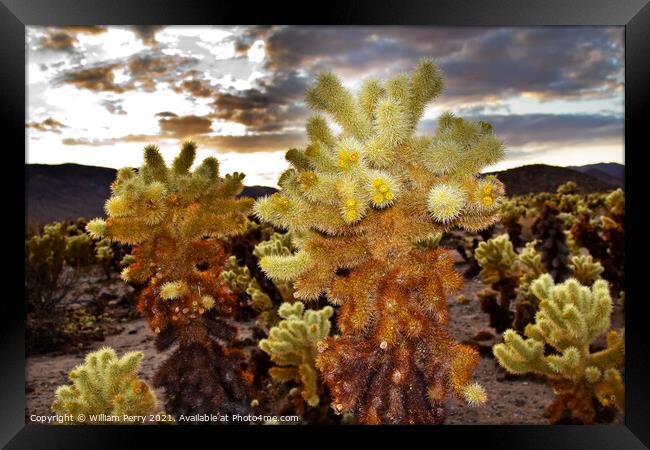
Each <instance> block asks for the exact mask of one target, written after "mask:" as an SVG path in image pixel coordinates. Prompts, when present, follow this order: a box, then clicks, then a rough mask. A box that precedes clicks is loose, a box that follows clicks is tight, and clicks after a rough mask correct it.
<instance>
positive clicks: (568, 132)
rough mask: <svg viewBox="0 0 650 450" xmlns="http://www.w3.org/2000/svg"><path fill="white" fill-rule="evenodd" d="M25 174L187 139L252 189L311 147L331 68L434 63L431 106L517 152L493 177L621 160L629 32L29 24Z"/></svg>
mask: <svg viewBox="0 0 650 450" xmlns="http://www.w3.org/2000/svg"><path fill="white" fill-rule="evenodd" d="M26 35H27V36H26V55H27V70H26V86H27V104H26V108H27V123H26V124H25V130H26V155H25V162H26V163H28V164H36V163H38V164H62V163H77V164H85V165H92V166H102V167H112V168H120V167H126V166H129V167H138V166H140V165H141V164H142V159H143V157H142V149H143V147H144V146H145V145H147V144H156V145H157V146H158V147H159V148H160V150H161V152H162V154H163V156H164V157H165V159H166V160H167V161H168V162H171V160H172V159H173V157H174V156H175V155H176V153H177V152H178V150H179V144H180V143H181V142H182V141H183V140H187V139H192V140H193V141H195V142H196V143H197V144H198V146H199V149H198V151H197V163H198V162H200V161H201V160H202V159H203V158H205V157H207V156H216V157H217V158H218V159H219V161H220V162H221V167H222V171H223V173H230V172H234V171H239V172H244V173H245V174H246V180H245V183H246V184H247V185H266V186H276V180H277V178H278V176H279V174H280V173H281V172H282V171H283V170H284V169H286V167H287V166H288V165H287V163H286V161H285V160H284V153H285V152H286V150H288V149H290V148H293V147H301V146H304V145H306V134H305V130H304V125H305V121H306V119H307V118H308V117H309V115H310V110H309V107H308V106H307V105H306V104H305V102H304V93H305V89H306V88H307V87H309V86H310V85H311V83H312V82H313V81H314V79H315V77H316V76H317V74H318V73H320V72H322V71H333V72H334V73H336V74H337V75H338V76H339V77H340V78H341V80H342V82H343V83H344V85H345V86H347V87H349V88H350V89H351V90H353V91H355V92H356V90H357V89H358V88H359V86H360V84H361V82H362V81H363V79H364V78H366V77H369V76H373V77H379V78H382V79H385V78H387V77H390V76H392V75H395V74H398V73H401V72H407V71H409V70H411V69H412V68H413V66H414V65H415V64H416V63H417V61H418V60H419V59H420V58H422V57H432V58H434V60H435V61H436V62H437V63H438V65H439V66H440V68H441V70H442V73H443V76H444V80H445V84H444V86H445V87H444V89H443V92H442V94H441V95H440V97H438V98H437V99H436V100H434V102H432V103H431V104H430V105H429V106H428V107H427V110H426V111H425V114H424V117H423V119H422V121H421V122H420V125H419V127H418V132H419V133H431V132H433V130H434V129H435V125H436V120H437V117H438V116H439V115H440V114H441V113H442V112H445V111H451V112H452V113H454V114H457V115H460V116H463V117H465V118H468V119H482V120H487V121H489V122H490V123H491V124H492V125H493V128H494V132H495V134H496V136H497V137H499V138H500V139H502V140H503V142H504V143H505V146H506V156H505V159H504V160H503V161H501V162H499V163H497V164H496V165H494V166H491V167H489V168H486V170H502V169H506V168H511V167H517V166H521V165H525V164H534V163H544V164H552V165H558V166H570V165H584V164H592V163H598V162H618V163H624V140H623V137H624V129H623V124H624V57H625V56H624V44H623V43H624V28H623V27H532V28H493V27H489V28H484V27H475V28H458V27H422V26H418V27H403V26H390V27H379V26H370V27H367V26H364V27H357V26H347V27H341V26H337V27H334V26H309V27H307V26H228V27H224V26H190V27H186V26H130V27H126V26H124V27H117V26H70V27H57V28H49V27H27V28H26Z"/></svg>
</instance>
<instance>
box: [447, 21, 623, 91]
mask: <svg viewBox="0 0 650 450" xmlns="http://www.w3.org/2000/svg"><path fill="white" fill-rule="evenodd" d="M618 32H620V30H619V31H618ZM616 34H617V33H616V32H613V31H612V30H611V29H603V28H533V29H521V30H516V29H500V30H495V31H493V32H491V33H490V34H489V35H487V36H485V37H483V38H482V39H480V40H477V41H476V42H474V43H473V44H472V45H468V46H466V48H465V49H464V50H463V52H461V53H459V54H457V55H454V56H452V57H450V58H447V59H445V60H443V61H442V62H441V69H442V71H443V73H444V75H445V81H446V89H445V94H444V95H445V96H447V97H472V96H494V95H499V96H503V95H517V94H521V93H529V94H530V95H532V96H533V97H535V98H537V99H540V100H546V99H557V98H581V99H584V98H586V97H602V96H610V95H612V94H613V92H614V91H615V90H620V89H622V81H623V80H622V77H623V72H622V71H623V61H622V57H623V52H622V48H621V47H620V46H618V45H616V44H615V42H614V40H613V39H614V36H616Z"/></svg>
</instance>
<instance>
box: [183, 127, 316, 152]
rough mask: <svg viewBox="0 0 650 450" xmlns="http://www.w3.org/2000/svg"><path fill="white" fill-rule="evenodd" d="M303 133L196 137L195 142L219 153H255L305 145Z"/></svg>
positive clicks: (305, 139)
mask: <svg viewBox="0 0 650 450" xmlns="http://www.w3.org/2000/svg"><path fill="white" fill-rule="evenodd" d="M306 141H307V138H306V136H305V134H304V133H301V132H300V133H299V132H285V133H258V134H250V135H244V136H206V135H203V136H198V137H196V139H195V142H196V143H197V144H199V145H200V146H202V147H204V148H212V149H215V150H218V151H220V152H231V151H232V152H239V153H255V152H267V151H278V150H288V149H290V148H294V147H299V146H302V145H304V144H305V143H306Z"/></svg>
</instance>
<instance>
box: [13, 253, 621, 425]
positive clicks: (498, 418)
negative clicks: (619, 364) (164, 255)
mask: <svg viewBox="0 0 650 450" xmlns="http://www.w3.org/2000/svg"><path fill="white" fill-rule="evenodd" d="M456 256H457V261H458V263H457V265H456V268H457V269H458V270H460V271H462V270H464V269H465V267H466V265H465V264H464V263H461V262H460V261H461V260H460V255H456ZM483 288H484V285H483V283H482V282H481V281H480V280H479V279H478V278H474V279H471V280H466V281H465V285H464V287H463V288H462V290H461V292H460V293H459V294H463V295H465V297H466V298H467V299H469V300H470V302H469V303H468V304H465V305H463V304H460V303H459V302H457V300H456V296H450V298H449V299H448V306H449V327H450V332H451V333H452V335H453V336H454V337H455V338H456V339H457V340H458V341H461V342H463V341H464V342H467V343H474V344H475V345H476V344H478V345H479V350H480V353H481V358H480V362H479V365H478V367H477V368H476V370H475V372H474V378H475V380H476V381H478V382H479V383H481V384H482V385H483V386H484V387H485V389H486V390H487V393H488V397H489V398H488V403H487V404H486V405H485V406H483V407H480V408H470V407H468V406H466V405H465V404H463V403H461V402H459V401H457V400H455V399H453V398H452V399H450V400H449V401H448V405H447V422H446V423H447V424H486V425H487V424H542V425H543V424H548V421H547V419H546V417H545V410H546V408H547V406H548V405H549V404H550V403H551V402H552V401H553V397H554V394H553V392H552V390H551V388H550V387H548V385H547V384H546V382H545V381H544V380H543V379H538V378H536V377H533V376H524V377H515V376H511V375H506V372H505V371H504V370H503V369H501V368H500V367H499V366H498V364H497V363H496V361H495V360H494V358H493V357H492V355H491V352H490V348H491V346H492V345H494V344H495V343H497V342H499V341H500V336H498V335H497V334H496V333H495V332H494V329H492V328H490V327H489V325H488V316H487V315H485V314H484V313H482V312H481V310H480V308H479V305H478V302H477V301H476V294H477V293H478V292H479V291H480V290H482V289H483ZM623 320H624V311H623V308H622V307H621V306H620V305H616V306H615V309H614V315H613V320H612V321H613V325H614V326H615V327H617V328H618V327H622V326H623V323H624V322H623ZM479 332H480V334H481V335H483V338H484V339H483V340H480V341H476V340H474V339H473V337H474V336H476V335H477V333H479ZM105 345H108V346H111V347H113V348H114V349H115V350H116V351H117V352H118V354H119V355H121V354H122V353H124V352H127V351H132V350H140V351H142V352H144V354H145V357H144V359H143V365H142V370H141V376H142V378H143V379H145V380H146V381H149V382H150V381H151V379H152V377H153V374H154V372H155V370H156V368H157V367H158V366H159V365H160V364H161V363H162V362H163V361H164V359H165V358H166V354H165V353H160V352H158V351H157V350H156V349H155V348H154V342H153V334H152V333H151V332H150V331H149V328H148V325H147V322H146V320H145V319H137V320H133V321H131V322H128V323H125V324H124V329H123V330H122V332H121V333H119V334H116V335H113V336H108V337H107V338H106V340H105V341H103V342H96V343H93V344H92V345H91V346H90V349H89V350H87V351H91V350H95V349H98V348H100V347H102V346H105ZM85 353H86V350H84V351H83V352H79V353H74V354H64V355H38V356H31V357H28V358H27V361H26V383H25V392H26V421H27V422H29V421H30V420H29V416H30V415H31V414H39V415H47V414H51V412H50V406H51V404H52V402H53V400H54V390H55V389H56V387H57V386H59V385H61V384H64V383H67V382H68V380H67V373H68V372H69V371H70V370H71V369H72V368H73V367H74V366H75V365H77V364H79V363H81V362H82V361H83V358H84V355H85ZM157 394H158V398H159V399H162V398H163V395H162V394H163V393H162V392H160V391H159V390H158V391H157ZM161 409H163V407H161ZM616 422H617V423H623V422H624V417H623V415H622V414H619V415H618V416H617V418H616Z"/></svg>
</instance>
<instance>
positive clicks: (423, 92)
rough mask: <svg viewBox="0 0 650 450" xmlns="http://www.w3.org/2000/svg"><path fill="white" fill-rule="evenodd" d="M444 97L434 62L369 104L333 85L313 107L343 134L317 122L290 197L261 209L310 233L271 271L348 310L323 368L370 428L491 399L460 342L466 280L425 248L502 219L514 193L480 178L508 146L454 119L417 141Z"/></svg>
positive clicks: (340, 405) (374, 90)
mask: <svg viewBox="0 0 650 450" xmlns="http://www.w3.org/2000/svg"><path fill="white" fill-rule="evenodd" d="M441 88H442V78H441V75H440V73H439V71H438V68H437V67H436V65H435V64H434V63H433V62H432V61H430V60H427V59H424V60H422V61H420V62H419V63H418V65H417V67H416V68H415V70H414V71H413V72H412V73H410V74H402V75H398V76H396V77H394V78H392V79H390V80H389V81H388V82H386V83H382V82H380V81H378V80H374V79H371V80H368V81H366V82H365V83H364V84H363V86H362V88H361V91H360V93H359V95H358V97H357V98H356V99H355V97H354V96H353V95H352V94H351V93H350V92H349V91H348V90H347V89H345V88H344V87H343V85H342V84H341V82H340V81H339V80H338V78H337V77H336V76H334V75H333V74H331V73H326V74H323V75H321V76H319V78H318V80H317V82H316V85H315V86H314V87H312V88H311V89H309V90H308V92H307V102H308V103H309V105H311V106H312V107H313V108H314V109H315V110H320V111H323V112H325V113H327V114H329V115H330V117H331V118H332V119H333V120H334V121H335V122H336V123H337V124H338V125H340V127H341V128H342V130H343V131H342V133H340V134H339V135H334V134H333V133H332V131H331V130H330V128H329V126H328V123H327V122H326V120H325V119H324V118H323V117H322V116H320V115H318V114H317V115H315V116H313V117H312V118H311V119H309V121H308V123H307V134H308V136H309V140H310V143H309V145H308V146H307V148H306V149H304V150H299V149H292V150H289V151H288V152H287V155H286V158H287V159H288V160H289V162H290V163H291V164H292V167H291V168H290V169H288V170H287V171H286V172H284V173H283V174H282V175H281V177H280V179H279V182H278V184H279V185H280V187H281V191H280V192H278V193H276V194H274V195H272V196H270V197H265V198H262V199H259V200H258V201H257V202H256V204H255V207H254V211H255V214H256V215H257V216H258V217H259V218H261V219H263V220H266V221H269V222H271V223H272V224H274V225H276V226H278V227H282V228H286V229H288V230H289V231H295V232H301V233H304V235H303V236H304V237H303V239H302V242H301V244H300V245H299V247H300V248H299V249H298V250H297V251H296V252H294V253H293V254H291V255H273V256H266V257H264V258H262V260H261V261H260V264H261V267H262V269H263V270H264V271H265V273H266V274H267V275H268V276H269V277H270V278H272V279H275V280H286V281H294V280H295V281H294V286H295V289H296V292H295V296H296V297H297V298H298V299H301V300H314V299H316V298H318V297H319V296H320V295H321V294H323V293H326V294H327V296H328V299H329V300H330V301H331V302H332V303H333V304H336V305H340V309H339V315H338V327H339V329H340V330H341V331H342V333H343V334H342V336H340V337H338V338H327V339H325V340H324V341H322V344H321V345H320V347H319V350H320V353H319V355H318V357H317V366H318V367H319V369H320V370H321V372H322V375H323V379H324V380H325V383H326V384H327V385H328V387H329V388H330V391H331V392H332V395H333V402H332V406H333V408H334V410H335V411H336V412H337V413H343V412H346V411H350V412H353V413H354V415H355V417H357V418H358V420H359V421H360V422H362V423H387V422H388V423H439V422H442V421H443V420H444V408H443V403H444V399H445V396H446V391H447V388H448V387H451V388H452V389H453V391H454V392H455V393H456V394H457V395H458V396H459V397H460V398H461V399H463V400H466V401H467V402H468V403H470V404H474V403H480V402H482V401H484V400H485V393H484V391H483V390H482V388H480V387H477V386H476V385H475V384H473V383H472V381H471V373H472V370H473V367H474V366H475V365H476V363H477V352H476V351H475V350H473V349H471V348H469V347H466V346H463V345H460V344H458V343H456V342H454V341H453V339H452V338H451V336H449V334H448V331H447V309H446V302H445V295H446V291H454V290H456V289H458V288H459V286H460V285H461V283H462V278H461V277H460V276H459V275H458V274H457V273H456V272H454V270H453V259H452V258H451V256H450V254H449V253H448V252H447V251H445V250H443V249H441V248H437V249H435V250H430V249H428V250H424V249H416V248H414V245H413V243H417V242H421V241H423V240H425V239H427V238H429V237H431V236H435V235H437V234H438V233H440V232H443V231H445V230H448V229H450V228H451V227H454V226H458V227H461V228H464V229H467V230H480V229H483V228H485V227H487V226H489V225H491V224H492V223H494V222H495V221H496V220H497V219H498V217H499V209H500V204H501V201H502V196H503V192H504V189H503V185H502V184H501V183H500V182H499V181H498V180H497V179H496V178H494V177H479V176H477V175H476V174H477V172H478V171H479V170H480V169H481V168H482V167H484V166H486V165H489V164H492V163H494V162H496V161H498V160H499V159H500V158H501V157H502V155H503V146H502V144H501V142H500V141H499V140H497V138H496V137H495V136H494V135H493V133H492V129H491V126H490V125H489V124H488V123H486V122H482V121H478V122H472V121H468V120H464V119H462V118H457V117H454V116H453V115H452V114H449V113H446V114H443V115H442V116H441V117H440V118H439V121H438V128H437V130H436V132H435V134H434V135H433V136H416V135H414V130H415V128H416V126H417V123H418V121H419V119H420V117H421V116H422V113H423V112H424V109H425V106H426V104H427V103H428V102H429V101H431V100H432V99H433V98H435V97H436V96H437V95H438V94H439V93H440V91H441Z"/></svg>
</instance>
